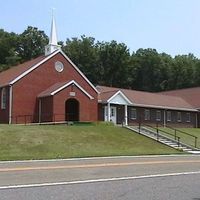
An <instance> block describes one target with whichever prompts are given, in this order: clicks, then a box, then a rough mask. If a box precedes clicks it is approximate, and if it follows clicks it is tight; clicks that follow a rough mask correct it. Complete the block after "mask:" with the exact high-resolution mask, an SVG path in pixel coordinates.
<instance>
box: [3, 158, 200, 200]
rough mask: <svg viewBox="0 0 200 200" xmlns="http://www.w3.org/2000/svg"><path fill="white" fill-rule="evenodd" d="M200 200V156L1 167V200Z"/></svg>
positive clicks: (78, 160)
mask: <svg viewBox="0 0 200 200" xmlns="http://www.w3.org/2000/svg"><path fill="white" fill-rule="evenodd" d="M4 199H5V200H7V199H16V200H27V199H30V200H36V199H37V200H46V199H54V200H66V199H70V200H71V199H73V200H79V199H80V200H83V199H85V200H90V199H91V200H94V199H97V200H98V199H100V200H101V199H103V200H107V199H108V200H111V199H126V200H127V199H128V200H129V199H130V200H132V199H137V200H140V199H141V200H143V199H152V200H156V199H161V200H165V199H167V200H171V199H173V200H186V199H187V200H188V199H191V200H200V156H197V155H196V156H147V157H113V158H112V157H110V158H92V159H69V160H50V161H28V162H27V161H22V162H0V200H4Z"/></svg>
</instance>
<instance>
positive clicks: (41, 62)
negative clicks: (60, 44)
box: [9, 50, 59, 85]
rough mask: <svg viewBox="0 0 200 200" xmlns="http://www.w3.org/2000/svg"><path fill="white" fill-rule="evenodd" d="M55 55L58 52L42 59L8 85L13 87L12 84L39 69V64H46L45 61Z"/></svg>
mask: <svg viewBox="0 0 200 200" xmlns="http://www.w3.org/2000/svg"><path fill="white" fill-rule="evenodd" d="M57 53H59V50H58V51H55V52H54V53H52V54H51V55H49V56H48V57H46V58H44V59H43V60H41V61H40V62H39V63H37V64H36V65H33V66H32V67H31V68H30V69H28V70H26V71H25V72H24V73H22V74H20V75H19V76H18V77H17V78H15V79H14V80H12V81H11V82H10V83H9V84H10V85H13V84H14V83H16V82H17V81H18V80H20V79H21V78H23V77H24V76H26V75H27V74H29V73H30V72H32V71H33V70H34V69H36V68H37V67H39V66H40V65H41V64H43V63H44V62H46V61H47V60H49V59H50V58H51V57H53V56H55V55H56V54H57Z"/></svg>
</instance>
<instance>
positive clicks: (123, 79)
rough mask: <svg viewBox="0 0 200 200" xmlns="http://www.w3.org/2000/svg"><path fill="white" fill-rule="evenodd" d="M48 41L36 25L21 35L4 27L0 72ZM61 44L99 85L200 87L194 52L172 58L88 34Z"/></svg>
mask: <svg viewBox="0 0 200 200" xmlns="http://www.w3.org/2000/svg"><path fill="white" fill-rule="evenodd" d="M47 43H48V37H47V35H46V34H45V33H44V31H41V30H39V29H38V28H36V27H31V26H28V28H27V29H26V30H25V31H24V32H23V33H21V34H16V33H13V32H10V33H9V32H6V31H4V30H3V29H0V71H3V70H6V69H8V68H10V67H12V66H14V65H17V64H19V63H22V62H24V61H27V60H30V59H32V58H35V57H37V56H39V55H41V54H43V53H44V46H45V45H46V44H47ZM59 44H60V45H61V47H62V50H63V51H64V52H65V54H66V55H68V57H69V58H70V59H71V60H72V61H73V62H74V63H75V64H76V65H77V66H78V67H79V69H80V70H81V71H82V72H83V73H84V74H85V75H86V76H87V77H88V79H89V80H90V81H91V82H92V83H93V84H95V85H106V86H112V87H121V88H129V89H136V90H143V91H150V92H158V91H164V90H172V89H179V88H187V87H195V86H200V59H198V58H197V57H195V56H194V55H193V54H188V55H177V56H175V57H172V56H170V55H168V54H166V53H158V52H157V51H156V49H152V48H148V49H142V48H141V49H138V50H137V51H136V52H130V50H129V48H128V47H127V45H125V44H124V43H118V42H116V41H114V40H113V41H110V42H104V41H101V42H100V41H96V40H95V38H93V37H87V36H85V35H83V36H81V37H80V38H78V37H77V38H71V39H66V41H65V42H63V41H60V42H59Z"/></svg>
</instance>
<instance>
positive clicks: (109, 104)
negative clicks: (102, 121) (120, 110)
mask: <svg viewBox="0 0 200 200" xmlns="http://www.w3.org/2000/svg"><path fill="white" fill-rule="evenodd" d="M107 117H108V118H107V119H108V122H109V121H110V103H108V116H107Z"/></svg>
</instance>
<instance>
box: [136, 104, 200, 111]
mask: <svg viewBox="0 0 200 200" xmlns="http://www.w3.org/2000/svg"><path fill="white" fill-rule="evenodd" d="M133 105H134V106H137V107H145V108H160V109H169V110H183V111H194V112H197V110H196V109H192V108H178V107H168V106H155V105H148V104H135V103H134V104H133Z"/></svg>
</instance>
